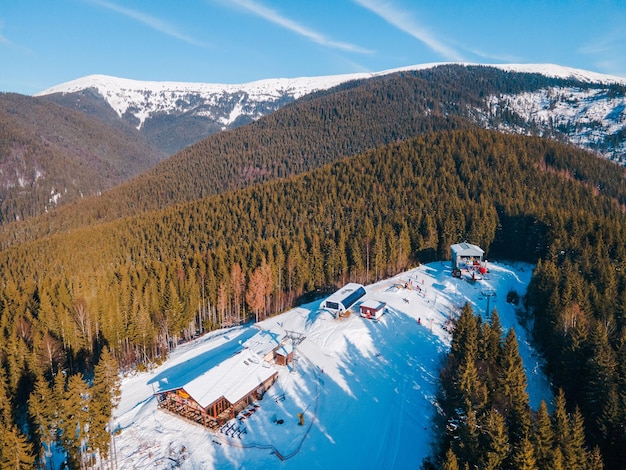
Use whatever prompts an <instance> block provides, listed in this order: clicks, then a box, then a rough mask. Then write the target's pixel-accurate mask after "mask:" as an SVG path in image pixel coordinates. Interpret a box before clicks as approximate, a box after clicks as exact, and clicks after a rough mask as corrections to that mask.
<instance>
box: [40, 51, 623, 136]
mask: <svg viewBox="0 0 626 470" xmlns="http://www.w3.org/2000/svg"><path fill="white" fill-rule="evenodd" d="M437 65H445V63H431V64H420V65H412V66H407V67H402V68H396V69H390V70H384V71H381V72H372V73H366V72H364V73H352V74H342V75H326V76H317V77H298V78H273V79H264V80H257V81H253V82H249V83H242V84H221V83H198V82H171V81H142V80H132V79H127V78H117V77H112V76H109V75H88V76H86V77H82V78H78V79H76V80H72V81H69V82H66V83H62V84H60V85H56V86H53V87H51V88H48V89H46V90H44V91H42V92H40V93H37V95H36V96H43V95H50V94H53V93H64V94H65V93H75V92H79V91H82V90H85V89H89V88H94V89H96V90H98V93H99V94H100V95H102V97H103V98H104V99H105V100H106V101H107V102H108V103H109V105H110V106H111V107H112V108H113V109H114V110H115V111H116V112H117V114H118V116H120V117H122V116H123V115H124V114H125V113H126V112H127V111H128V110H135V111H131V113H132V114H133V115H134V116H135V117H136V118H137V119H138V120H139V122H140V126H141V125H142V124H143V123H144V122H145V120H146V119H147V118H148V117H150V116H151V115H152V114H154V113H159V112H165V113H168V112H170V111H183V112H184V111H186V110H189V109H191V108H193V107H194V105H193V103H191V102H190V100H186V99H185V97H187V96H188V95H196V96H198V97H202V98H204V99H205V100H208V101H209V102H210V103H213V104H217V103H218V101H219V100H220V99H223V98H225V97H227V96H228V95H240V96H241V95H243V96H245V98H243V96H242V98H241V99H240V102H243V101H265V102H272V101H275V100H278V99H280V98H281V97H283V96H285V95H288V96H290V97H291V98H293V99H298V98H300V97H302V96H304V95H306V94H309V93H312V92H314V91H318V90H326V89H329V88H332V87H334V86H337V85H340V84H342V83H346V82H348V81H351V80H359V79H367V78H372V77H376V76H383V75H388V74H391V73H395V72H400V71H410V70H423V69H428V68H432V67H435V66H437ZM463 65H479V64H463ZM490 66H492V67H496V68H500V69H502V70H506V71H511V72H524V73H540V74H542V75H546V76H549V77H555V78H571V79H576V80H580V81H583V82H587V83H592V82H600V83H622V84H626V78H621V77H616V76H611V75H603V74H599V73H596V72H590V71H587V70H580V69H574V68H571V67H563V66H559V65H554V64H507V65H490ZM237 111H238V112H234V113H229V116H228V118H227V119H223V120H222V121H223V124H224V125H225V126H227V125H229V124H232V123H233V122H234V121H235V120H236V119H237V118H238V117H239V116H240V115H242V114H244V113H245V107H244V106H241V107H240V108H239V109H238V110H237Z"/></svg>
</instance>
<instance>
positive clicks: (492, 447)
mask: <svg viewBox="0 0 626 470" xmlns="http://www.w3.org/2000/svg"><path fill="white" fill-rule="evenodd" d="M509 452H510V446H509V436H508V433H507V428H506V425H505V423H504V418H503V417H502V415H501V414H500V413H498V411H497V410H495V409H494V408H491V409H490V410H488V411H487V413H486V416H485V419H484V420H483V422H482V426H481V464H480V465H479V466H480V468H482V469H485V470H487V469H489V470H495V469H498V468H501V466H502V464H503V463H504V461H505V460H506V458H507V456H508V455H509Z"/></svg>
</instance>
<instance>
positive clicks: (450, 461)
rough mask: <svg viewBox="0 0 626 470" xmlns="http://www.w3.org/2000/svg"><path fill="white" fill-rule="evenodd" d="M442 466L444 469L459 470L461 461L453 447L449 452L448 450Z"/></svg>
mask: <svg viewBox="0 0 626 470" xmlns="http://www.w3.org/2000/svg"><path fill="white" fill-rule="evenodd" d="M441 468H442V470H459V461H458V460H457V458H456V455H454V452H453V451H452V449H448V452H446V456H445V458H444V461H443V464H442V466H441Z"/></svg>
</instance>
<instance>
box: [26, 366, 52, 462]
mask: <svg viewBox="0 0 626 470" xmlns="http://www.w3.org/2000/svg"><path fill="white" fill-rule="evenodd" d="M54 410H55V406H54V403H53V399H52V390H50V387H49V386H48V383H47V381H46V380H45V379H44V378H43V377H38V378H37V381H36V382H35V389H34V390H33V392H32V393H31V394H30V396H29V397H28V414H29V415H30V417H31V419H32V420H33V424H34V426H35V428H34V432H35V434H36V435H37V437H38V441H39V442H40V443H41V453H40V455H39V459H40V461H41V462H42V463H44V465H45V459H46V455H50V452H51V450H52V444H53V442H54V441H55V440H56V432H57V429H56V417H55V412H54Z"/></svg>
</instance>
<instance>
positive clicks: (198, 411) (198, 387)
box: [155, 348, 278, 430]
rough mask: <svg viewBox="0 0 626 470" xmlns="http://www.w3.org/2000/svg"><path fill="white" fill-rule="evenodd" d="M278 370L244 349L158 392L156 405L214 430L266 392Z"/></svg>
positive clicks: (275, 377)
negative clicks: (181, 382) (186, 379)
mask: <svg viewBox="0 0 626 470" xmlns="http://www.w3.org/2000/svg"><path fill="white" fill-rule="evenodd" d="M277 378H278V371H277V370H276V369H275V368H274V367H273V366H272V365H271V364H269V363H268V362H266V361H264V360H263V359H262V358H260V357H259V356H258V355H257V354H255V353H254V352H252V351H250V350H249V349H247V348H246V349H243V350H241V351H239V352H238V353H236V354H234V355H233V356H231V357H230V358H229V359H227V360H226V361H223V362H222V363H220V364H219V365H217V366H215V367H213V368H211V369H209V370H208V371H206V372H204V373H203V374H201V375H199V376H198V377H196V378H195V379H193V380H191V381H190V382H188V383H186V384H184V385H182V386H180V387H176V388H172V389H169V390H162V391H160V392H157V393H156V394H155V395H156V396H157V401H158V406H159V408H161V409H165V410H168V411H170V412H173V413H176V414H178V415H180V416H182V417H184V418H187V419H189V420H192V421H195V422H196V423H199V424H201V425H203V426H205V427H207V428H210V429H213V430H215V429H217V428H219V427H220V426H221V425H222V424H224V423H225V422H226V421H229V420H230V419H232V418H234V417H235V416H236V415H237V413H239V412H240V411H242V410H243V409H245V408H246V407H247V406H248V405H250V404H251V403H252V402H254V401H256V400H260V399H261V398H262V397H263V395H264V394H265V392H266V391H267V390H268V389H269V388H270V387H271V386H272V384H273V383H274V382H275V381H276V379H277Z"/></svg>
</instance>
